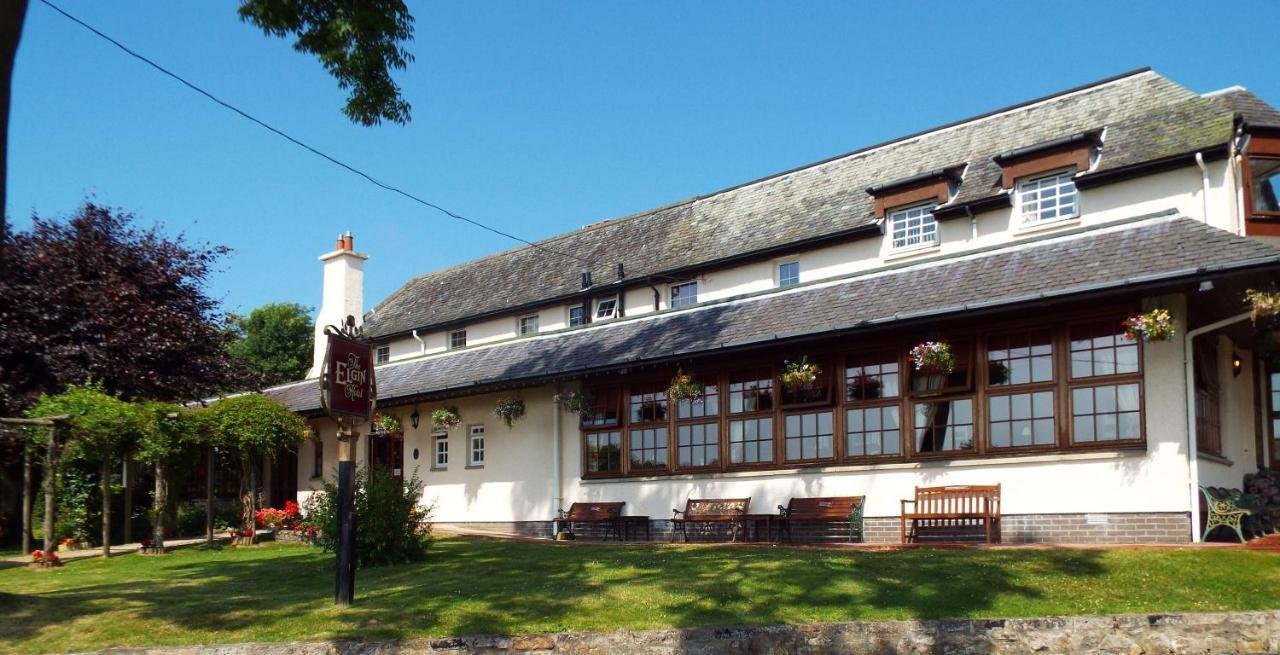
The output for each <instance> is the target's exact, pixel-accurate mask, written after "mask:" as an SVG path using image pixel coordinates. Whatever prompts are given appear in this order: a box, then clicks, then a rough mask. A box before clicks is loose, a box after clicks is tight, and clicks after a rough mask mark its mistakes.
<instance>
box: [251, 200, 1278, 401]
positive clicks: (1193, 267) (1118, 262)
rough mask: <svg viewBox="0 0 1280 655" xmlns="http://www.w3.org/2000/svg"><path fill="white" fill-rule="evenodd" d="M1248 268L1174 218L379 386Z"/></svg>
mask: <svg viewBox="0 0 1280 655" xmlns="http://www.w3.org/2000/svg"><path fill="white" fill-rule="evenodd" d="M1250 266H1270V267H1272V268H1280V250H1277V249H1275V248H1272V247H1271V246H1268V245H1265V244H1263V243H1261V242H1258V241H1256V240H1253V239H1248V238H1245V237H1240V236H1237V235H1234V234H1231V233H1229V232H1226V231H1223V230H1219V229H1217V228H1213V227H1209V226H1207V225H1205V224H1203V223H1201V222H1199V221H1196V220H1193V219H1190V218H1183V217H1178V216H1176V215H1174V214H1173V212H1168V213H1166V214H1163V215H1158V216H1155V217H1139V218H1137V219H1134V220H1132V221H1126V222H1122V223H1120V224H1117V225H1115V226H1111V227H1105V228H1092V229H1086V230H1081V231H1078V232H1075V233H1070V234H1066V235H1059V236H1046V237H1042V238H1041V239H1039V240H1037V241H1031V242H1024V243H1021V244H1009V245H1004V246H1000V247H994V248H990V249H988V250H985V251H981V252H979V253H976V254H965V255H950V256H940V257H937V258H935V259H932V260H927V261H924V262H921V263H917V264H911V265H902V264H899V265H897V266H894V267H886V268H884V269H879V270H875V271H868V272H864V273H860V274H858V275H855V276H851V277H848V278H844V279H840V280H836V281H829V282H818V283H812V284H808V285H803V286H801V287H797V288H793V289H791V290H784V291H771V292H767V293H762V294H758V295H755V296H750V297H743V298H738V299H733V300H728V301H723V302H718V303H708V304H707V305H705V306H699V307H696V308H692V309H682V310H675V311H665V312H661V313H659V314H656V315H653V314H650V315H642V316H638V317H635V318H626V319H621V320H618V321H613V322H609V323H602V324H599V325H595V326H591V327H588V328H583V329H574V330H569V331H565V332H561V333H558V334H548V335H545V336H540V337H534V338H528V339H518V340H513V341H509V342H506V343H502V344H496V345H492V346H482V347H476V348H470V349H466V350H461V351H456V352H451V353H445V354H442V355H437V356H432V357H427V358H424V359H419V360H414V361H409V362H402V363H394V364H385V365H383V366H380V367H378V369H377V380H378V390H379V396H380V397H381V398H382V402H384V403H385V402H388V401H391V400H392V399H395V398H408V397H411V396H418V395H423V394H432V393H441V392H450V391H452V392H457V391H459V390H467V389H476V390H477V391H478V390H479V388H480V387H481V385H485V384H496V383H503V384H520V383H522V382H523V383H529V384H531V383H535V382H536V381H538V380H545V379H548V378H552V377H556V376H566V377H567V376H572V375H575V374H580V373H584V372H591V371H598V370H607V369H610V368H619V367H624V366H629V365H635V364H637V363H641V362H656V361H663V360H669V359H672V358H676V357H683V356H688V355H692V354H695V353H707V352H714V351H718V350H722V349H726V348H733V347H744V346H749V345H753V344H762V343H767V342H771V341H775V340H788V339H798V338H804V337H810V336H817V335H822V334H829V333H832V332H835V331H846V330H856V329H858V328H863V327H868V326H875V325H882V324H885V323H890V322H894V321H900V320H907V319H910V318H923V317H929V316H942V315H948V314H955V313H960V312H965V311H971V310H974V309H976V308H986V307H1000V306H1007V305H1014V304H1017V303H1022V302H1027V301H1033V300H1042V299H1050V298H1056V297H1063V296H1070V295H1076V294H1079V293H1084V292H1089V291H1097V290H1102V289H1106V288H1118V287H1123V286H1128V285H1132V284H1140V283H1148V282H1152V283H1154V282H1163V281H1172V280H1177V279H1180V278H1185V277H1187V276H1191V275H1199V274H1205V273H1211V272H1214V271H1220V270H1228V269H1238V268H1245V267H1250ZM318 388H319V387H318V382H317V381H315V380H311V381H308V382H301V383H295V384H291V385H285V386H282V387H277V388H275V389H271V390H268V392H267V393H268V394H269V395H271V396H273V397H275V398H277V399H279V400H280V401H282V402H283V403H285V404H286V405H287V406H288V407H289V408H290V409H293V410H295V411H300V412H307V411H314V410H316V409H318V395H319V391H318Z"/></svg>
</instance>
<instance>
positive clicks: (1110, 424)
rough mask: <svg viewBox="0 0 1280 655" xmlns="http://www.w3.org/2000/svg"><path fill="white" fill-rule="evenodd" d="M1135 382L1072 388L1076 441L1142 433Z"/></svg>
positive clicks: (1073, 432) (1135, 436) (1136, 437)
mask: <svg viewBox="0 0 1280 655" xmlns="http://www.w3.org/2000/svg"><path fill="white" fill-rule="evenodd" d="M1140 409H1141V399H1140V397H1139V394H1138V385H1137V384H1121V385H1107V386H1101V387H1086V388H1082V389H1073V390H1072V392H1071V418H1072V420H1071V427H1072V432H1071V439H1072V441H1073V442H1076V443H1084V442H1093V441H1115V440H1117V439H1139V438H1141V437H1142V426H1141V416H1142V415H1141V413H1140Z"/></svg>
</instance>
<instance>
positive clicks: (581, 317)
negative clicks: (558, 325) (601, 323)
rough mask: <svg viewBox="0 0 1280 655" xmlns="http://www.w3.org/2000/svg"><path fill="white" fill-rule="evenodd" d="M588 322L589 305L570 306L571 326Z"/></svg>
mask: <svg viewBox="0 0 1280 655" xmlns="http://www.w3.org/2000/svg"><path fill="white" fill-rule="evenodd" d="M586 324H587V306H586V305H574V306H573V307H570V308H569V327H578V326H579V325H586Z"/></svg>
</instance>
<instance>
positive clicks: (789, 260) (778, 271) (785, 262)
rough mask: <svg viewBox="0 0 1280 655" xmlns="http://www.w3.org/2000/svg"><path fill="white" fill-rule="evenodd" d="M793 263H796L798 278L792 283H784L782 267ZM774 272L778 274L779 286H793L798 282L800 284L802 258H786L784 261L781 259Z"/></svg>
mask: <svg viewBox="0 0 1280 655" xmlns="http://www.w3.org/2000/svg"><path fill="white" fill-rule="evenodd" d="M791 264H795V265H796V280H795V282H792V283H791V284H783V283H782V267H783V266H790V265H791ZM774 272H775V274H776V276H777V280H776V282H777V283H778V286H779V287H793V286H795V285H797V284H800V260H799V259H784V260H782V261H779V262H778V265H777V266H776V267H774Z"/></svg>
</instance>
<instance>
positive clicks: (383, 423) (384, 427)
mask: <svg viewBox="0 0 1280 655" xmlns="http://www.w3.org/2000/svg"><path fill="white" fill-rule="evenodd" d="M373 430H374V432H383V433H391V432H403V431H404V428H403V427H402V426H401V425H400V419H398V418H396V416H395V415H394V414H383V413H382V412H379V413H378V414H376V415H375V416H374V417H373Z"/></svg>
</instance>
